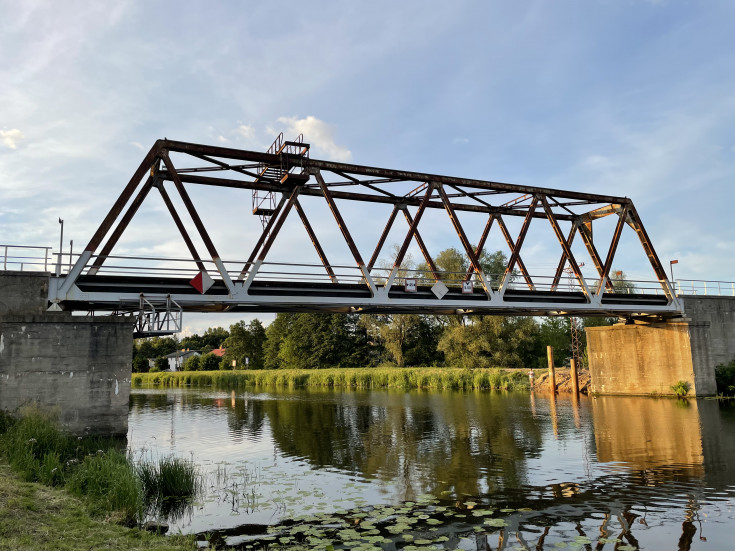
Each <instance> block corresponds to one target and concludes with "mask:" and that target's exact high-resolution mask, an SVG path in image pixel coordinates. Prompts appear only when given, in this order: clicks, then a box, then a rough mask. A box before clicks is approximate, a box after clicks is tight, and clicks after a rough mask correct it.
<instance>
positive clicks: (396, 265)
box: [383, 182, 434, 299]
mask: <svg viewBox="0 0 735 551" xmlns="http://www.w3.org/2000/svg"><path fill="white" fill-rule="evenodd" d="M433 193H434V183H433V182H428V184H427V185H426V193H425V194H424V198H423V199H422V200H421V204H420V205H419V208H418V210H417V211H416V216H414V218H413V223H412V224H410V225H409V228H408V233H406V237H405V238H404V239H403V244H402V245H401V248H400V249H399V250H398V254H397V255H396V259H395V260H394V261H393V268H392V269H391V271H390V275H389V276H388V280H387V281H386V282H385V285H384V286H383V293H384V294H385V298H386V299H387V298H388V292H389V291H390V288H391V286H392V285H393V281H395V279H396V275H398V270H399V269H400V267H401V264H402V263H403V259H404V258H405V256H406V251H407V250H408V246H409V245H410V244H411V240H412V239H413V236H414V234H415V233H416V228H418V225H419V222H421V217H422V216H423V215H424V211H425V210H426V206H427V205H428V204H429V201H430V200H431V195H432V194H433Z"/></svg>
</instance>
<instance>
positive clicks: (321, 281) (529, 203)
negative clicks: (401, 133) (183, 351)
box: [49, 135, 681, 334]
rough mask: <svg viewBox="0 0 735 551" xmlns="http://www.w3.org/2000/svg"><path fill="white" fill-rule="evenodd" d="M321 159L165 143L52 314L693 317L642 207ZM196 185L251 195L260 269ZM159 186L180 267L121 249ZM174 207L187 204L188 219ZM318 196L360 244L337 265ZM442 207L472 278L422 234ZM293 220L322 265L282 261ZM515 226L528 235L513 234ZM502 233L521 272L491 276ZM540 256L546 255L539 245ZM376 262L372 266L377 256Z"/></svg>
mask: <svg viewBox="0 0 735 551" xmlns="http://www.w3.org/2000/svg"><path fill="white" fill-rule="evenodd" d="M309 149H310V147H309V144H307V143H304V142H303V138H302V137H301V136H300V137H299V138H297V139H296V140H294V141H284V140H283V136H282V135H280V136H279V137H278V138H277V139H276V141H275V142H274V144H273V146H271V148H270V149H269V150H268V151H267V152H266V153H262V152H255V151H244V150H237V149H230V148H224V147H216V146H209V145H200V144H194V143H186V142H179V141H172V140H167V139H164V140H158V141H157V142H156V143H155V144H154V145H153V147H152V148H151V150H150V151H149V152H148V154H147V155H146V156H145V158H144V159H143V161H142V162H141V163H140V166H139V167H138V169H137V170H136V171H135V173H134V174H133V176H132V178H131V179H130V181H129V182H128V184H127V185H126V186H125V188H124V189H123V191H122V193H121V194H120V196H119V197H118V199H117V200H116V201H115V203H114V205H113V206H112V208H111V209H110V211H109V213H108V214H107V216H106V217H105V218H104V220H103V221H102V223H101V225H100V227H99V228H98V229H97V231H96V232H95V233H94V235H93V237H92V238H91V240H90V241H89V243H88V245H87V246H86V247H85V248H84V250H83V251H82V252H81V253H80V254H78V255H77V256H76V257H75V261H74V262H73V264H72V258H71V254H70V255H69V266H68V269H65V268H66V267H62V262H61V259H60V258H59V261H58V265H57V271H56V274H55V275H54V276H52V278H51V281H50V286H49V300H50V301H51V303H52V305H51V309H54V310H58V309H63V310H70V311H105V312H113V313H118V314H131V313H134V314H135V315H137V316H138V319H139V322H140V326H139V327H138V332H139V333H140V334H155V333H157V332H159V333H163V332H167V331H168V332H170V328H171V320H172V319H175V318H176V316H180V313H181V312H184V311H186V312H285V311H290V312H294V311H312V312H313V311H322V312H360V313H424V314H460V315H461V314H502V315H541V316H548V315H567V316H578V315H584V316H589V315H593V316H594V315H598V316H619V317H628V318H630V317H635V316H656V317H659V318H660V317H674V316H677V315H679V314H680V310H681V309H680V304H679V301H678V300H677V298H676V296H675V293H673V292H672V287H671V284H670V283H669V280H668V278H667V276H666V271H665V270H664V267H663V266H662V264H661V262H660V260H659V258H658V256H657V255H656V252H655V250H654V247H653V244H652V243H651V240H650V238H649V236H648V234H647V233H646V230H645V228H644V226H643V223H642V221H641V219H640V217H639V215H638V212H637V211H636V208H635V206H634V205H633V202H632V201H631V200H630V199H628V198H625V197H614V196H608V195H596V194H589V193H579V192H574V191H564V190H558V189H545V188H540V187H528V186H518V185H510V184H506V183H499V182H492V181H484V180H474V179H466V178H456V177H449V176H440V175H434V174H423V173H418V172H407V171H402V170H393V169H387V168H376V167H369V166H359V165H352V164H345V163H337V162H330V161H323V160H316V159H312V158H310V156H309ZM174 160H175V161H176V164H174ZM193 186H212V187H214V188H220V189H221V188H232V189H237V190H244V191H246V194H247V195H248V197H246V198H245V199H246V202H247V203H250V204H251V205H252V212H253V215H255V216H258V217H259V218H260V222H261V224H262V232H260V235H259V237H258V238H257V239H253V240H252V241H251V242H249V243H245V242H243V248H244V249H245V251H246V252H247V251H249V256H248V257H247V259H244V258H243V259H242V260H240V261H234V260H227V259H223V258H221V256H220V254H219V253H218V250H217V247H216V246H215V242H214V240H213V239H212V237H211V236H210V231H209V228H208V227H207V226H205V223H204V222H203V221H202V218H201V216H200V213H199V212H198V209H197V205H196V204H195V202H194V201H193V200H192V198H191V197H190V195H189V192H188V190H191V189H192V187H193ZM154 190H155V191H154ZM154 192H155V193H158V194H160V196H161V198H162V199H163V202H164V203H165V205H166V207H167V210H168V212H169V214H170V216H171V218H172V220H173V222H174V223H175V225H176V227H177V228H178V231H179V233H180V235H181V238H182V239H183V242H184V243H185V245H186V250H187V251H188V254H187V255H186V256H185V257H183V258H176V259H171V258H151V257H143V256H137V257H134V256H122V255H116V254H113V249H114V248H115V246H116V245H117V244H118V241H119V239H120V238H121V236H122V235H123V233H124V232H125V230H126V229H127V228H128V226H129V224H130V223H131V221H132V220H133V218H134V216H135V214H136V212H137V211H138V210H139V208H140V206H141V205H142V204H143V203H144V201H145V200H146V198H147V197H148V196H149V195H150V194H151V193H154ZM174 200H176V201H177V202H178V203H179V204H183V208H178V209H177V208H176V206H175V205H174ZM315 201H316V202H320V203H321V208H324V206H326V207H328V212H329V213H331V215H329V217H331V218H333V221H331V222H330V220H328V219H325V218H324V216H322V217H321V218H320V220H319V222H320V223H321V224H324V223H325V222H330V223H331V224H334V227H335V228H338V229H339V233H338V234H339V235H341V238H342V240H343V241H342V242H341V243H340V246H341V247H342V250H349V257H348V260H346V261H345V260H344V259H342V262H340V263H339V264H334V263H332V262H330V260H329V259H328V253H329V252H330V251H329V250H327V249H326V248H324V247H323V246H322V243H321V242H320V240H319V239H318V238H317V234H316V231H315V226H314V225H313V224H312V222H313V219H312V220H310V217H309V216H308V213H307V210H306V209H305V208H304V204H305V203H307V202H315ZM348 203H351V204H361V205H365V208H367V207H368V206H371V207H372V206H375V205H382V206H383V208H384V209H385V212H386V214H387V219H386V218H383V219H382V220H379V221H375V220H374V219H372V218H370V219H365V218H363V217H362V216H357V217H356V216H354V215H351V216H349V217H344V216H343V215H342V212H343V211H346V210H347V209H345V208H344V205H347V204H348ZM351 210H354V209H351ZM324 212H327V210H326V209H325V211H324ZM428 213H431V215H433V216H434V218H436V216H437V215H441V216H442V217H443V219H444V220H445V222H446V230H447V231H448V232H450V233H451V232H452V230H453V231H454V233H456V241H457V243H459V246H458V247H457V248H458V249H459V250H460V251H461V253H462V254H463V255H464V257H465V264H466V265H467V266H468V269H467V271H466V272H459V273H458V272H447V271H442V270H441V269H440V268H439V267H437V265H436V264H435V261H434V258H433V257H432V255H431V251H430V250H429V248H428V247H427V245H426V242H425V241H424V239H423V238H422V231H424V228H425V226H424V225H422V224H421V222H422V220H424V219H426V218H428V217H429V214H428ZM470 215H472V216H475V217H477V216H480V217H481V219H482V221H483V224H484V227H483V230H482V232H481V233H479V232H478V233H479V235H474V236H473V237H472V238H471V237H470V236H469V235H468V233H467V231H466V228H465V226H466V224H465V223H464V222H463V221H461V220H460V217H467V216H470ZM185 217H187V218H188V219H187V220H184V218H185ZM289 217H291V218H292V219H294V220H295V219H298V220H300V221H301V223H302V225H303V228H304V230H305V232H306V234H307V235H308V237H309V239H310V241H311V243H312V244H313V247H314V250H315V252H316V255H317V256H318V258H319V260H320V262H319V263H317V264H298V263H290V262H268V261H267V258H268V255H269V252H271V250H272V248H273V247H274V244H276V243H277V242H283V241H284V240H285V241H288V240H289V235H288V234H285V232H282V228H283V226H284V222H286V220H287V219H289ZM402 218H403V219H405V221H406V224H405V226H403V227H407V231H406V232H405V234H403V233H400V236H401V237H400V247H398V248H397V251H396V254H394V255H393V257H392V258H391V262H392V265H390V264H391V263H389V264H385V263H383V264H381V263H380V262H379V258H380V255H381V253H384V249H385V248H386V247H385V245H386V241H387V238H388V236H389V234H390V235H395V232H396V231H402V230H398V229H397V228H398V226H397V223H396V221H397V220H400V219H402ZM603 219H606V220H607V221H608V224H609V227H612V228H613V229H612V231H611V232H609V236H608V237H606V238H605V240H604V242H600V236H599V234H598V232H597V231H595V233H594V234H593V227H596V226H597V225H598V224H600V222H599V221H601V220H603ZM611 220H612V223H611V224H610V221H611ZM511 222H514V223H515V225H516V226H517V230H515V231H513V232H512V231H511V227H512V224H511ZM430 223H431V224H432V225H433V224H435V223H436V222H430ZM401 225H402V224H401ZM539 225H543V230H544V231H546V232H547V233H548V234H549V235H550V236H551V244H552V245H553V247H552V249H554V248H555V249H556V250H557V252H558V255H559V256H558V263H557V264H556V267H555V268H549V269H548V270H547V271H546V272H545V273H530V271H529V270H528V269H527V267H526V263H525V262H524V256H523V255H524V251H525V250H526V249H524V245H526V244H527V241H528V240H527V237H528V236H529V234H530V230H531V229H532V228H534V227H536V226H539ZM481 226H482V224H481V225H480V226H478V228H479V227H481ZM317 229H319V226H317ZM430 229H432V228H430ZM631 230H632V231H633V232H634V233H635V240H634V243H639V244H640V247H641V248H642V252H643V253H644V254H645V256H646V257H647V259H648V262H649V263H650V267H651V272H652V276H651V278H650V280H648V281H645V282H640V281H639V282H634V287H633V288H632V289H631V287H630V286H628V287H625V288H619V286H616V285H615V277H614V275H615V274H614V272H613V268H612V267H613V262H614V261H615V256H616V251H617V249H618V244H619V242H620V238H621V234H623V232H624V231H631ZM258 231H260V229H259V230H258ZM356 231H359V234H360V236H361V238H362V239H363V240H365V236H366V234H367V237H368V238H370V240H371V242H372V243H373V245H371V248H370V250H369V251H360V250H359V249H358V247H357V246H356V240H355V239H353V235H356V234H354V233H353V232H356ZM493 231H494V232H496V235H498V236H500V235H502V241H503V242H504V243H505V244H506V245H507V247H508V249H507V251H508V256H507V258H508V262H507V265H506V266H505V268H504V271H503V272H502V273H497V274H491V273H486V272H485V271H484V269H483V266H482V265H481V262H480V260H481V256H482V252H483V250H485V249H484V248H485V246H486V244H487V242H488V237H489V236H490V235H491V232H493ZM391 232H393V233H391ZM497 232H499V234H498V233H497ZM424 235H425V234H424ZM593 235H594V237H595V239H593ZM575 239H576V240H577V243H576V244H575ZM195 240H197V241H198V242H199V246H197V245H195V243H194V241H195ZM202 244H203V247H202ZM412 244H414V246H417V247H418V249H419V250H420V252H421V255H422V257H423V260H424V261H425V265H424V267H423V268H422V269H421V270H413V271H411V270H407V269H405V268H404V267H403V265H404V260H405V258H406V254H407V251H408V250H409V247H411V246H412ZM345 245H346V248H345V247H344V246H345ZM575 247H576V253H577V255H579V252H580V251H583V252H584V254H585V257H584V260H585V261H586V262H587V266H588V270H590V269H591V268H592V267H594V277H589V275H588V276H587V277H585V276H584V275H583V273H582V270H581V268H580V266H582V265H583V264H582V262H581V261H580V260H578V258H577V257H576V256H575V251H573V248H575ZM529 250H530V252H529V253H528V255H529V256H530V255H531V254H533V250H532V249H530V248H529ZM546 250H547V252H548V247H547V249H546ZM201 251H206V254H202V252H201ZM366 252H367V253H369V255H370V256H369V257H368V256H364V253H366ZM436 252H437V251H434V253H436ZM243 257H244V254H243ZM526 260H528V258H526ZM144 265H145V266H147V267H144ZM197 274H199V277H200V280H201V281H204V282H205V285H204V287H206V283H208V282H209V280H210V279H211V287H209V288H204V289H203V290H204V291H205V292H200V291H199V290H197V289H196V288H194V286H192V284H191V282H190V280H191V279H192V277H193V276H195V275H197Z"/></svg>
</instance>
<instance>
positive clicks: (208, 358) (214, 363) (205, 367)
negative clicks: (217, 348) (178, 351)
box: [199, 353, 220, 371]
mask: <svg viewBox="0 0 735 551" xmlns="http://www.w3.org/2000/svg"><path fill="white" fill-rule="evenodd" d="M219 363H220V357H219V356H217V355H216V354H212V353H209V354H204V355H203V356H200V357H199V369H200V370H202V371H217V370H218V369H219Z"/></svg>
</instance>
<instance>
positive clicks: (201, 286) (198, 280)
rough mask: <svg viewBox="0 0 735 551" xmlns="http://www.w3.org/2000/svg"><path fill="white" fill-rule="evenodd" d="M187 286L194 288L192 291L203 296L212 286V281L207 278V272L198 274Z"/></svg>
mask: <svg viewBox="0 0 735 551" xmlns="http://www.w3.org/2000/svg"><path fill="white" fill-rule="evenodd" d="M189 284H190V285H191V286H192V287H194V289H196V290H197V291H199V292H200V293H202V294H204V293H206V292H207V291H208V290H209V288H210V287H211V286H212V285H213V284H214V281H213V280H212V278H211V277H209V274H208V273H207V272H199V273H198V274H197V275H195V276H194V279H192V280H191V281H190V282H189Z"/></svg>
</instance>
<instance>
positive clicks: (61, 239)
mask: <svg viewBox="0 0 735 551" xmlns="http://www.w3.org/2000/svg"><path fill="white" fill-rule="evenodd" d="M59 224H61V236H60V237H59V258H58V260H57V261H56V277H59V276H60V275H61V253H62V252H63V249H64V221H63V220H62V219H61V218H59Z"/></svg>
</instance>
